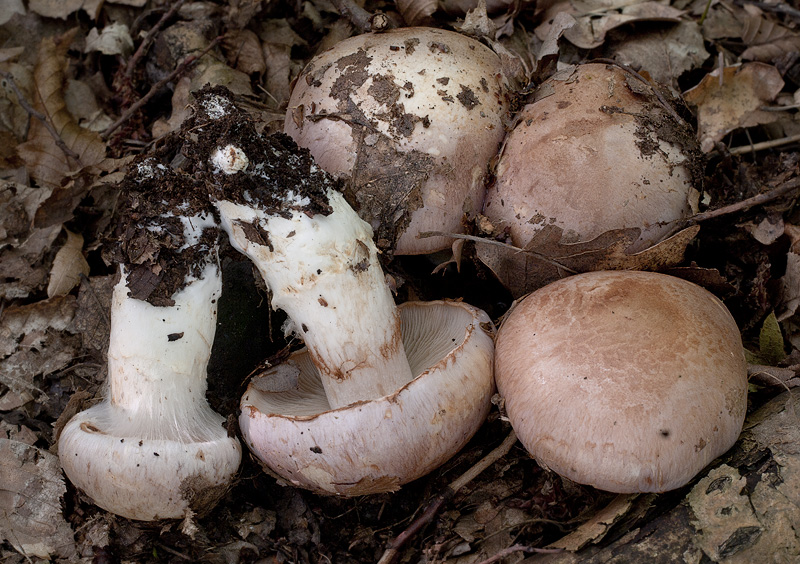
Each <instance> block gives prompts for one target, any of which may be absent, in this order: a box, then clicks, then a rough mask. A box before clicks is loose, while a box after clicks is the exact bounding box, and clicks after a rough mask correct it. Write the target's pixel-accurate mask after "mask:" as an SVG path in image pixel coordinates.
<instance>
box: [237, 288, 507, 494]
mask: <svg viewBox="0 0 800 564" xmlns="http://www.w3.org/2000/svg"><path fill="white" fill-rule="evenodd" d="M399 310H400V315H401V319H402V327H403V343H404V346H405V348H406V352H407V355H408V361H409V364H410V366H411V369H412V373H413V374H414V376H415V378H414V379H413V380H412V381H411V382H410V383H408V384H407V385H405V386H403V387H402V388H401V389H399V390H398V391H396V392H395V393H393V394H390V395H388V396H385V397H382V398H376V399H374V400H370V401H362V402H356V403H354V404H351V405H349V406H346V407H343V408H339V409H335V410H331V409H330V406H329V404H328V402H327V400H326V398H325V395H324V390H323V388H322V384H321V382H320V381H319V375H318V373H317V371H316V369H315V368H314V365H313V363H312V362H311V359H310V357H309V355H308V353H307V352H306V351H305V350H301V351H298V352H297V353H295V354H294V355H293V356H292V357H291V358H290V360H289V361H288V362H287V363H285V364H284V365H281V366H282V368H281V367H278V368H277V373H276V372H273V371H270V372H268V373H267V374H266V375H265V376H264V377H262V378H261V379H260V380H261V381H260V382H259V380H256V381H255V382H253V383H251V385H250V386H249V388H248V390H247V392H246V393H245V395H244V397H243V399H242V404H241V405H242V415H241V418H240V425H241V428H242V433H243V434H244V436H245V440H246V442H247V443H248V446H250V448H251V450H253V452H255V453H256V454H257V456H258V457H259V458H260V459H261V460H262V461H263V462H264V463H265V464H266V465H267V466H268V467H269V468H270V469H272V470H273V471H274V472H275V473H277V474H278V475H280V476H282V477H284V478H286V479H287V480H289V481H290V482H291V483H293V484H294V485H299V486H302V487H306V488H309V489H312V490H315V491H319V492H323V493H333V494H339V495H347V496H353V495H361V494H367V493H378V492H384V491H394V490H396V489H397V488H399V486H400V485H402V484H404V483H406V482H409V481H411V480H413V479H416V478H418V477H420V476H422V475H424V474H426V473H428V472H430V471H431V470H433V469H434V468H436V467H437V466H439V465H441V464H442V463H444V462H445V461H446V460H447V459H449V458H450V457H451V456H452V455H453V454H455V453H456V452H457V451H458V450H459V449H461V447H463V446H464V444H466V442H467V441H468V440H469V439H470V438H471V437H472V435H473V434H474V433H475V432H476V431H477V429H478V428H479V427H480V425H481V424H482V423H483V421H484V419H485V418H486V415H487V413H488V411H489V406H490V399H491V396H492V393H493V392H494V381H493V378H492V356H493V343H492V338H491V337H490V336H489V334H488V333H487V332H486V331H485V330H484V329H483V328H482V327H481V324H483V323H489V322H490V320H489V318H488V316H486V314H485V313H484V312H482V311H481V310H478V309H476V308H473V307H471V306H468V305H466V304H462V303H458V302H429V303H409V304H403V305H401V306H400V307H399ZM273 370H276V369H273ZM276 374H277V378H278V379H280V380H281V381H282V383H280V382H277V383H276V382H274V381H272V382H271V383H268V382H265V381H264V378H266V379H267V381H269V380H274V379H275V378H274V377H275V376H276ZM271 376H272V377H273V378H270V377H271ZM295 378H296V385H294V384H295V383H294V379H295ZM281 386H285V387H290V389H283V390H278V388H280V387H281ZM270 389H272V390H275V391H269V390H270Z"/></svg>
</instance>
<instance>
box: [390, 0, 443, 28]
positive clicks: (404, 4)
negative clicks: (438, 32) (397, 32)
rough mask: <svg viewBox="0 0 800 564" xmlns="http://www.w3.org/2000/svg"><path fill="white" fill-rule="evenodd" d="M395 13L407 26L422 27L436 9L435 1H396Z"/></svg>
mask: <svg viewBox="0 0 800 564" xmlns="http://www.w3.org/2000/svg"><path fill="white" fill-rule="evenodd" d="M395 5H396V6H397V11H398V12H400V15H401V16H403V19H404V20H405V22H406V23H407V24H408V25H422V24H424V23H426V22H428V21H429V20H430V17H431V16H432V15H433V13H434V12H435V11H436V8H437V7H438V4H437V1H436V0H396V1H395Z"/></svg>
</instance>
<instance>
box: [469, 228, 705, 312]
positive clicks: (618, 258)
mask: <svg viewBox="0 0 800 564" xmlns="http://www.w3.org/2000/svg"><path fill="white" fill-rule="evenodd" d="M699 230H700V227H699V226H697V225H695V226H692V227H688V228H686V229H683V230H681V231H679V232H677V233H675V234H674V235H672V236H671V237H668V238H667V239H665V240H663V241H661V242H659V243H657V244H656V245H653V246H652V247H649V248H647V249H644V250H642V251H640V252H638V253H635V254H627V253H626V252H625V249H627V248H629V247H630V246H631V245H632V244H633V243H634V242H635V241H636V240H637V239H638V238H639V229H636V228H632V229H616V230H612V231H607V232H606V233H603V234H601V235H599V236H598V237H596V238H595V239H593V240H591V241H585V242H579V243H567V244H565V243H562V242H561V236H562V230H561V228H559V227H557V226H555V225H548V226H546V227H545V228H544V229H542V230H541V231H539V232H538V233H537V234H536V235H535V236H534V238H533V239H532V240H531V241H530V243H528V245H527V246H526V248H525V249H515V248H513V247H509V246H501V245H495V244H492V243H489V242H480V241H478V242H476V245H475V249H476V253H477V256H478V259H480V261H481V262H483V263H484V264H485V265H486V266H487V267H489V269H491V270H492V272H494V274H495V276H497V278H498V280H500V282H501V283H502V284H503V285H504V286H505V287H506V288H508V290H509V291H510V292H511V294H512V295H513V296H514V297H515V298H518V297H520V296H523V295H525V294H527V293H529V292H532V291H533V290H536V289H537V288H541V287H542V286H544V285H546V284H548V283H550V282H553V281H555V280H558V279H559V278H564V277H565V276H569V275H570V274H575V273H578V272H589V271H594V270H660V269H663V268H667V267H670V266H674V265H676V264H678V263H680V262H681V261H683V257H684V253H685V251H686V247H687V245H688V244H689V243H690V242H691V241H692V240H693V239H694V238H695V236H696V235H697V232H698V231H699Z"/></svg>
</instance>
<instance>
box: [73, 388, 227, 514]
mask: <svg viewBox="0 0 800 564" xmlns="http://www.w3.org/2000/svg"><path fill="white" fill-rule="evenodd" d="M112 409H113V407H112V406H111V405H110V404H109V403H107V402H104V403H100V404H98V405H96V406H94V407H92V408H89V409H87V410H86V411H82V412H81V413H78V414H77V415H76V416H75V417H73V418H72V419H70V421H69V423H67V425H66V426H65V427H64V429H63V431H62V432H61V437H60V439H59V443H58V455H59V459H60V460H61V465H62V467H63V468H64V472H65V473H66V474H67V477H69V479H70V481H71V482H72V483H73V484H74V485H75V486H76V487H78V488H80V489H81V490H82V491H83V492H85V493H86V494H87V495H88V496H89V497H91V498H92V499H93V500H94V502H95V504H97V505H98V506H100V507H102V508H103V509H105V510H107V511H111V512H112V513H115V514H117V515H120V516H122V517H127V518H128V519H137V520H140V521H154V520H157V519H181V518H184V517H186V516H187V515H188V514H189V512H190V511H191V512H194V513H197V514H203V513H204V512H205V511H206V510H208V509H210V508H211V507H213V506H214V505H215V504H216V503H217V501H219V499H220V498H221V497H222V496H223V495H224V493H225V492H226V491H227V488H228V484H229V483H230V481H231V480H232V478H233V476H234V474H235V473H236V471H237V470H238V468H239V462H240V461H241V457H242V450H241V446H240V445H239V441H238V440H237V439H236V437H228V434H227V431H226V430H225V428H224V427H223V426H222V424H223V419H222V417H220V416H219V415H217V414H216V413H213V412H211V409H210V408H209V409H208V412H209V413H208V417H207V418H206V420H211V421H213V425H212V426H210V427H208V428H207V429H203V430H202V431H198V433H199V436H201V437H202V438H201V439H199V440H196V441H191V440H185V441H182V440H170V439H168V438H159V439H140V438H138V437H136V436H120V435H119V434H114V433H109V432H107V431H104V429H105V428H106V426H105V425H104V423H105V422H107V421H108V419H109V411H111V410H112ZM118 415H120V416H121V414H118Z"/></svg>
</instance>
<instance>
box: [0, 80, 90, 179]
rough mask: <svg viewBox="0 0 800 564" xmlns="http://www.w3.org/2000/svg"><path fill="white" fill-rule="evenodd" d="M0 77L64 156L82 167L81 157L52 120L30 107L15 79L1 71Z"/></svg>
mask: <svg viewBox="0 0 800 564" xmlns="http://www.w3.org/2000/svg"><path fill="white" fill-rule="evenodd" d="M0 76H2V77H3V79H4V80H6V81H7V82H8V84H9V86H11V90H13V91H14V95H15V96H16V97H17V101H18V102H19V105H20V106H22V109H23V110H25V111H26V112H28V115H29V116H31V117H34V118H36V119H38V120H39V121H40V122H42V125H44V127H45V129H47V132H48V133H49V134H50V136H51V137H52V138H53V140H54V141H55V142H56V145H58V148H59V149H61V150H62V151H63V152H64V154H65V155H67V157H69V158H71V159H74V160H75V161H76V162H77V163H78V165H79V166H82V165H81V158H80V155H78V153H76V152H75V151H73V150H72V149H70V148H69V147H67V144H66V143H64V140H63V139H62V138H61V135H59V134H58V131H56V128H55V127H54V126H53V124H52V123H50V120H49V119H47V116H46V115H44V114H43V113H42V112H40V111H38V110H36V108H34V107H33V106H31V105H30V103H29V102H28V101H27V100H26V99H25V96H24V95H23V94H22V91H21V90H20V89H19V86H17V83H16V82H15V81H14V77H13V76H12V75H11V73H10V72H6V71H0Z"/></svg>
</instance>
